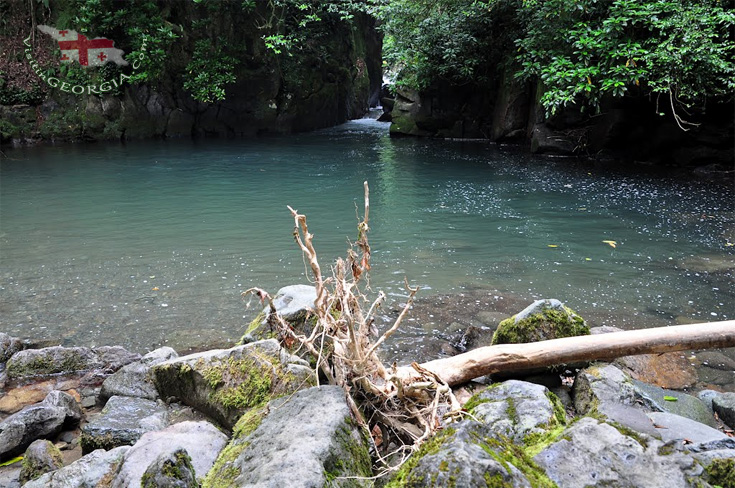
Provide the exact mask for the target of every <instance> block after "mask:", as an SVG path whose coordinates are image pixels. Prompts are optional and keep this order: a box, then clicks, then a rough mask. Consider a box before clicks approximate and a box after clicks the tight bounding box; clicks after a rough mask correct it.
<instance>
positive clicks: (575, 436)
mask: <svg viewBox="0 0 735 488" xmlns="http://www.w3.org/2000/svg"><path fill="white" fill-rule="evenodd" d="M662 446H664V444H663V443H662V442H660V441H657V440H655V439H651V438H648V437H647V436H645V435H643V436H637V437H636V438H633V437H630V436H628V435H625V434H623V433H621V432H620V431H619V430H618V429H616V428H615V427H613V426H611V425H609V424H607V423H605V422H601V421H599V420H596V419H593V418H590V417H585V418H582V419H580V420H579V421H577V422H576V423H574V424H573V425H571V426H570V427H569V428H567V429H566V430H565V431H564V433H563V434H562V435H561V436H560V437H559V438H558V440H556V441H555V442H553V443H552V444H551V445H549V446H548V447H546V448H545V449H543V450H542V451H541V452H540V453H538V454H537V455H536V456H534V458H533V460H534V461H535V462H536V463H537V464H538V465H539V466H540V467H541V468H543V469H544V470H545V471H546V474H547V475H548V477H549V478H551V480H553V481H554V482H555V483H556V484H557V485H558V486H563V487H564V488H586V487H592V486H615V487H616V488H640V487H643V486H645V487H647V488H689V487H693V486H696V485H695V482H690V481H689V480H690V479H692V478H697V477H699V476H700V475H701V474H702V472H703V470H702V467H701V466H700V465H699V464H698V463H696V462H695V460H694V459H693V458H691V457H690V456H686V455H684V454H682V453H679V452H676V451H673V452H671V453H669V454H668V455H662V454H659V450H660V449H661V447H662ZM662 452H663V451H662Z"/></svg>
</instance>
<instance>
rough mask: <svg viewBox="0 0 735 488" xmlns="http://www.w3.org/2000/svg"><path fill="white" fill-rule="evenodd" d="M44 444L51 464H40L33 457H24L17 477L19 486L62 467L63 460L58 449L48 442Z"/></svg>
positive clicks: (40, 462) (38, 460)
mask: <svg viewBox="0 0 735 488" xmlns="http://www.w3.org/2000/svg"><path fill="white" fill-rule="evenodd" d="M44 442H46V453H47V454H48V455H49V457H50V458H51V459H50V461H51V464H49V463H46V462H42V461H41V460H40V459H38V458H37V457H35V456H24V457H23V461H22V462H21V468H20V476H19V479H20V482H21V484H24V483H27V482H28V481H31V480H35V479H36V478H38V477H40V476H41V475H43V474H45V473H48V472H50V471H53V470H55V469H58V468H60V467H61V466H63V465H64V459H63V458H62V457H61V451H59V449H58V448H57V447H56V446H54V445H53V444H52V443H51V442H50V441H44Z"/></svg>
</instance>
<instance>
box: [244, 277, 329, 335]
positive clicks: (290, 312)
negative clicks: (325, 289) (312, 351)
mask: <svg viewBox="0 0 735 488" xmlns="http://www.w3.org/2000/svg"><path fill="white" fill-rule="evenodd" d="M315 300H316V288H315V287H313V286H311V285H289V286H284V287H283V288H281V289H280V290H278V292H276V295H275V297H273V305H274V306H275V307H276V312H278V313H279V314H280V315H281V317H282V318H283V319H284V320H285V321H286V322H288V323H289V324H291V326H292V327H294V328H296V329H298V330H299V331H300V332H301V333H303V334H306V335H307V336H308V335H309V334H310V333H311V330H310V328H309V327H308V325H309V324H308V321H307V318H308V317H310V316H311V315H312V313H313V310H314V301H315ZM269 314H270V307H269V306H268V307H265V308H264V309H263V311H262V312H261V313H260V314H258V315H257V316H256V317H255V319H253V321H252V322H251V323H250V325H249V326H248V328H247V330H246V331H245V334H244V335H243V336H242V338H241V339H240V344H247V343H249V342H254V341H257V340H264V339H271V338H273V333H272V332H271V331H270V329H269V327H268V325H267V317H268V315H269Z"/></svg>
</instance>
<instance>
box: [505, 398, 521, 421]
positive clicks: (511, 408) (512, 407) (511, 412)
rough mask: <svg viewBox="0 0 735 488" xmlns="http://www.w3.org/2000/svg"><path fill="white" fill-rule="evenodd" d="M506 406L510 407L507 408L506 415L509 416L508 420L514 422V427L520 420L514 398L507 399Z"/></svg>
mask: <svg viewBox="0 0 735 488" xmlns="http://www.w3.org/2000/svg"><path fill="white" fill-rule="evenodd" d="M505 402H506V404H507V405H508V406H507V407H506V408H505V413H506V414H508V418H509V419H510V421H511V422H513V425H515V424H516V421H517V419H518V410H517V409H516V401H515V400H514V399H513V397H510V396H509V397H508V398H506V399H505Z"/></svg>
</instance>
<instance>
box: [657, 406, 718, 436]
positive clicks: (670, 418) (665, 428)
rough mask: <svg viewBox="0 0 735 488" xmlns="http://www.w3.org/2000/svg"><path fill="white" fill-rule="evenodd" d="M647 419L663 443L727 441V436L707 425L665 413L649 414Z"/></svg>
mask: <svg viewBox="0 0 735 488" xmlns="http://www.w3.org/2000/svg"><path fill="white" fill-rule="evenodd" d="M648 417H649V418H650V419H651V420H652V421H653V424H654V426H655V427H656V429H658V431H659V433H660V434H661V439H662V440H663V441H664V442H668V441H672V440H683V439H686V440H687V441H691V442H709V441H716V440H719V439H727V438H728V437H727V435H725V434H724V433H722V432H720V431H719V430H717V429H714V428H712V427H710V426H708V425H705V424H702V423H700V422H696V421H694V420H692V419H688V418H686V417H682V416H681V415H676V414H673V413H667V412H651V413H649V414H648Z"/></svg>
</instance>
